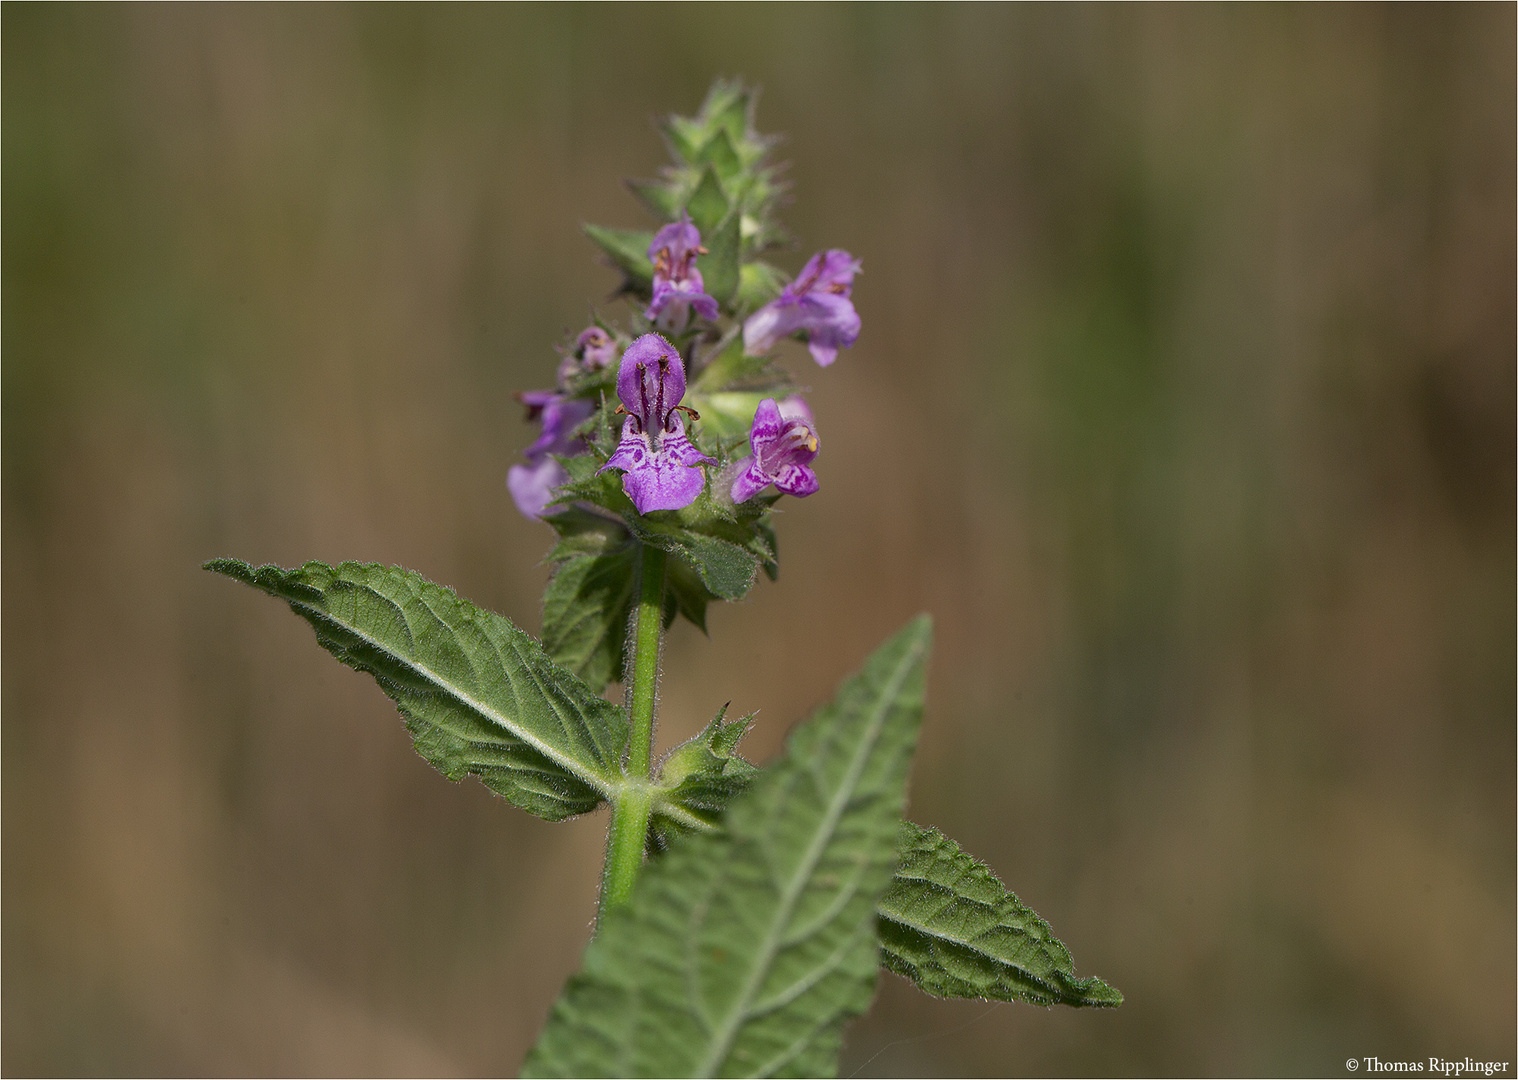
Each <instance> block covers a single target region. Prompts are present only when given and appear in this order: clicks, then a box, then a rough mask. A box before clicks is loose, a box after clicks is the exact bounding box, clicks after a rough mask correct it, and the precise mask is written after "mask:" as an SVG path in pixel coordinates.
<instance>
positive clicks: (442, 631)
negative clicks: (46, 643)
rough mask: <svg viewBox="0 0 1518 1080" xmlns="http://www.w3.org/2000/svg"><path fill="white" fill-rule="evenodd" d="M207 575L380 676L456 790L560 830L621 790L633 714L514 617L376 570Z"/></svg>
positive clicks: (242, 567)
mask: <svg viewBox="0 0 1518 1080" xmlns="http://www.w3.org/2000/svg"><path fill="white" fill-rule="evenodd" d="M205 568H206V569H207V570H211V571H214V572H216V573H218V574H225V575H226V576H227V577H230V578H233V579H235V580H237V581H241V582H243V583H244V584H246V585H251V586H253V587H254V588H255V589H260V590H262V591H263V592H266V593H268V594H269V595H270V596H275V597H278V598H279V599H281V600H284V601H286V602H287V603H288V604H289V605H290V610H292V611H294V612H295V613H296V614H297V615H299V616H300V617H301V618H303V619H305V620H306V621H307V622H309V623H310V624H311V626H312V628H313V629H315V631H316V638H317V641H319V642H320V643H321V645H322V647H323V648H325V649H326V650H327V651H328V652H330V653H332V655H333V656H335V657H337V658H338V659H339V660H341V661H342V662H343V663H345V664H347V665H348V666H349V667H353V668H357V669H358V670H359V671H363V672H367V673H368V674H370V675H373V676H374V677H375V679H376V680H377V681H378V682H379V685H380V689H382V690H384V692H385V693H386V694H387V695H389V696H390V698H391V700H393V701H394V702H395V703H396V705H397V707H398V708H399V709H400V712H401V715H402V716H403V717H404V718H405V720H406V727H407V728H408V729H409V730H410V731H411V734H412V736H413V737H414V739H415V742H416V748H417V751H418V752H419V753H421V755H422V756H423V757H424V758H426V759H427V760H428V761H429V762H431V763H432V765H433V766H435V767H436V768H437V769H438V771H440V772H441V773H442V774H443V775H444V776H446V777H448V779H450V780H461V779H463V777H464V776H465V775H468V774H470V773H473V774H474V775H477V776H479V777H480V779H481V780H482V781H483V782H484V783H485V784H486V785H487V786H488V787H490V788H491V789H492V790H494V791H497V792H499V793H500V794H502V795H504V796H505V797H506V798H507V799H508V800H510V801H511V802H512V803H514V804H515V805H517V806H519V807H521V808H522V809H523V810H526V811H528V812H529V813H533V814H536V815H537V816H539V817H542V818H547V819H548V820H549V821H559V820H562V819H563V818H567V817H572V816H574V815H576V814H583V813H585V812H586V811H589V810H592V809H594V808H595V807H596V805H597V804H598V803H599V802H601V800H602V799H603V798H604V797H606V796H608V795H610V794H611V793H613V792H615V791H617V790H618V789H619V788H620V787H621V785H622V783H623V779H622V773H621V768H620V765H619V762H620V758H621V755H622V750H623V747H624V746H625V745H626V742H627V730H628V721H627V716H626V714H625V713H624V712H623V711H622V710H621V709H619V708H617V707H616V706H615V705H612V704H611V703H610V702H607V701H603V700H601V698H599V697H597V696H596V695H595V694H594V693H592V692H591V689H590V688H589V687H588V686H586V685H585V683H584V682H582V681H581V680H580V679H578V678H577V677H575V676H574V675H573V674H571V673H570V672H568V671H566V670H564V669H563V668H561V667H559V666H558V665H557V664H555V663H553V661H551V660H550V659H549V658H548V657H547V656H546V655H545V654H544V652H543V650H542V648H541V647H540V646H539V645H538V643H537V642H536V641H534V640H533V639H532V638H530V637H529V636H527V635H526V634H525V633H523V632H522V631H521V630H518V629H517V628H516V627H515V626H513V625H512V624H511V622H510V621H509V620H508V619H506V618H504V617H503V616H500V615H497V614H495V613H494V612H490V611H485V610H483V609H481V608H477V607H475V606H474V605H473V604H471V603H469V602H468V601H467V600H462V599H460V598H459V597H458V596H457V595H455V594H454V592H453V591H452V590H450V589H446V588H444V587H442V586H441V585H435V584H433V583H432V582H430V581H427V580H426V579H424V578H423V577H422V576H421V575H419V574H416V573H413V572H412V571H410V570H403V569H401V568H399V567H386V566H380V565H379V564H377V563H353V562H346V563H342V564H341V565H339V566H336V567H332V566H328V565H326V564H325V563H319V562H309V563H306V564H305V565H304V566H302V567H300V568H299V569H295V570H285V569H281V568H280V567H278V566H273V565H268V566H260V567H257V568H254V567H253V566H251V565H249V564H248V563H245V562H241V561H240V560H237V559H213V560H212V561H210V562H208V563H206V564H205Z"/></svg>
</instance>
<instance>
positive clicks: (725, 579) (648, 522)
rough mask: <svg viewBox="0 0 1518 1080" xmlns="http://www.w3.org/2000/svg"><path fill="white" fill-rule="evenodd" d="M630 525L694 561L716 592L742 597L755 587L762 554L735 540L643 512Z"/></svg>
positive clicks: (642, 535) (726, 597) (703, 580)
mask: <svg viewBox="0 0 1518 1080" xmlns="http://www.w3.org/2000/svg"><path fill="white" fill-rule="evenodd" d="M629 524H631V525H632V528H633V531H634V532H635V533H636V534H637V535H638V538H639V539H640V540H642V541H643V542H644V543H646V544H652V545H654V546H655V547H657V548H659V549H661V550H663V551H668V552H670V553H672V554H676V555H679V556H680V557H681V558H683V559H685V560H686V561H687V562H688V563H690V565H691V567H692V568H693V569H694V570H695V571H696V573H697V574H698V575H699V576H700V578H701V584H702V585H704V586H705V587H706V588H707V589H708V590H710V592H711V593H712V595H714V596H718V597H721V598H722V599H723V600H741V599H742V598H743V597H744V596H746V595H748V591H749V589H750V588H752V587H753V584H754V576H755V575H756V573H757V572H758V570H759V562H760V560H759V557H758V556H756V555H755V554H754V553H753V552H751V551H749V550H747V549H746V548H744V547H742V546H741V545H740V544H738V543H734V542H733V541H732V540H727V539H723V538H722V537H719V536H712V535H711V534H710V533H707V532H697V531H696V530H694V529H690V528H685V527H682V526H681V524H680V523H679V522H678V521H661V520H655V519H654V518H653V516H652V515H648V514H645V515H642V516H641V517H640V518H637V519H635V520H634V521H633V522H630V523H629Z"/></svg>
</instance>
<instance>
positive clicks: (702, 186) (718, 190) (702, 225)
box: [644, 165, 728, 276]
mask: <svg viewBox="0 0 1518 1080" xmlns="http://www.w3.org/2000/svg"><path fill="white" fill-rule="evenodd" d="M727 211H728V205H727V195H725V194H724V193H723V191H722V181H720V180H718V179H717V173H716V170H714V169H713V168H712V167H711V166H710V165H708V166H707V167H706V168H705V169H703V170H702V172H701V182H700V183H699V184H697V185H696V190H695V191H693V192H691V196H690V201H689V202H687V203H686V204H685V212H686V213H687V214H689V215H690V219H691V223H692V224H693V225H695V226H696V228H698V229H700V230H701V240H702V243H706V242H707V238H708V236H709V235H710V234H711V233H713V232H715V231H716V229H717V226H718V225H720V224H721V223H722V219H723V218H725V217H727ZM650 242H652V240H650ZM707 246H710V244H708V245H707ZM644 250H645V251H646V250H647V246H646V245H645V247H644ZM701 272H702V274H703V276H704V275H705V273H706V269H705V267H704V266H703V267H702V271H701Z"/></svg>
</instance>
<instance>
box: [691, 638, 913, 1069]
mask: <svg viewBox="0 0 1518 1080" xmlns="http://www.w3.org/2000/svg"><path fill="white" fill-rule="evenodd" d="M921 651H922V644H921V641H920V640H919V641H918V642H916V643H914V645H913V647H912V648H910V649H908V650H907V652H906V653H905V655H903V657H902V660H901V663H900V664H899V665H898V666H897V668H896V670H895V671H894V672H893V673H892V675H891V679H890V681H889V682H888V683H887V687H886V689H884V690H882V692H881V693H879V694H878V695H877V702H876V706H875V710H874V715H873V716H872V717H871V718H870V722H869V725H868V728H867V730H868V731H869V735H868V737H866V738H864V739H861V740H860V743H859V748H858V749H857V750H856V751H855V753H854V759H853V760H852V761H851V762H849V768H848V771H847V772H846V773H845V774H844V776H845V780H844V782H843V783H841V784H839V785H838V788H837V790H836V791H835V792H834V795H833V798H832V800H831V802H830V803H829V805H828V809H827V812H826V813H825V814H824V815H823V817H822V820H821V822H820V823H819V827H818V829H817V831H816V833H815V835H814V836H813V839H812V843H811V844H810V845H809V846H808V848H807V851H806V854H805V855H804V856H803V857H802V859H801V862H800V863H798V864H797V869H796V872H795V873H793V874H792V875H791V880H790V881H789V882H788V883H787V884H786V887H785V889H784V890H783V891H782V893H781V898H780V904H779V906H778V907H777V909H776V912H775V917H774V918H773V919H772V920H771V921H770V926H769V930H768V931H767V932H766V934H765V938H764V941H763V943H762V944H761V945H760V948H759V951H758V953H757V954H756V955H755V962H754V964H753V966H752V967H751V968H750V969H749V977H748V979H747V981H746V982H745V983H744V986H743V989H742V991H741V992H740V993H739V995H738V997H737V999H736V1000H735V1003H734V1006H733V1007H732V1008H731V1009H730V1010H729V1012H728V1015H727V1018H726V1019H725V1020H724V1021H723V1022H722V1024H721V1025H720V1026H719V1028H718V1029H717V1031H716V1032H713V1038H712V1044H711V1048H710V1050H709V1051H708V1053H707V1056H706V1058H705V1059H704V1060H703V1061H702V1063H701V1065H700V1067H699V1068H697V1069H696V1070H695V1072H694V1074H693V1075H696V1076H712V1075H714V1074H715V1071H716V1066H717V1064H718V1063H719V1062H721V1061H722V1060H723V1058H725V1057H726V1056H727V1054H728V1052H729V1051H730V1050H731V1049H732V1043H733V1040H734V1039H735V1038H736V1037H737V1033H738V1027H739V1026H740V1025H741V1024H742V1023H743V1020H744V1019H745V1018H746V1017H747V1015H748V1013H749V1007H750V1005H751V1004H752V1002H753V998H754V995H755V994H757V993H758V991H759V984H760V982H761V981H762V980H763V978H764V975H765V973H766V972H767V971H768V970H769V966H770V964H771V963H772V962H773V961H774V958H775V953H776V952H777V951H778V950H779V948H780V938H781V931H782V929H783V927H784V926H785V923H786V922H787V921H788V919H789V917H790V913H791V909H792V908H793V907H794V906H795V903H796V900H797V898H798V897H799V896H800V894H801V890H802V889H803V888H804V887H805V885H806V883H807V882H808V881H810V880H811V876H812V871H813V870H814V869H816V865H817V861H818V860H819V859H820V858H821V857H822V851H823V849H824V848H825V847H826V846H827V842H828V840H829V839H830V838H831V836H832V834H833V832H834V830H835V829H836V828H837V825H838V819H839V818H840V817H841V816H842V815H843V809H844V806H845V805H846V804H847V803H848V800H849V798H850V797H851V796H852V794H853V791H854V788H855V786H856V785H857V784H858V782H859V776H860V774H861V773H862V772H863V771H864V765H865V762H866V761H867V760H868V758H869V755H870V752H871V751H872V750H873V749H874V746H875V743H876V742H877V741H878V740H879V738H880V732H881V729H882V727H883V725H884V724H885V717H886V713H887V712H889V711H890V707H891V704H892V703H893V702H894V701H895V699H896V694H897V692H898V691H899V690H900V688H901V684H902V683H903V682H904V681H905V680H906V677H907V674H908V673H909V672H910V671H911V668H912V665H913V664H914V663H915V662H916V660H917V658H918V656H919V654H920V653H921Z"/></svg>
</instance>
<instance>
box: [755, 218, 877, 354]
mask: <svg viewBox="0 0 1518 1080" xmlns="http://www.w3.org/2000/svg"><path fill="white" fill-rule="evenodd" d="M858 272H859V260H857V259H855V258H854V256H852V255H850V254H849V253H848V252H847V251H844V250H842V249H841V248H831V249H829V250H827V251H821V252H818V253H817V254H816V255H813V256H812V257H811V258H810V259H808V260H807V264H806V266H804V267H802V270H801V275H800V276H799V277H797V278H796V280H795V281H793V282H791V283H790V284H789V285H787V286H786V287H785V288H784V289H782V290H781V291H780V295H779V296H777V297H776V298H775V299H773V300H771V301H770V302H769V303H768V304H765V305H764V306H763V307H762V308H760V309H759V310H758V311H756V312H754V313H753V314H752V315H750V316H749V317H748V320H747V321H746V322H744V324H743V349H744V351H745V352H747V353H748V354H749V355H750V356H758V355H760V354H762V353H767V352H769V351H770V350H771V349H773V348H774V347H775V343H776V342H778V341H779V340H780V339H781V338H784V337H790V335H792V334H795V333H798V332H805V334H806V336H807V346H808V347H809V348H810V349H811V350H812V359H813V360H816V361H817V363H819V364H821V365H822V366H823V367H827V366H828V365H829V364H831V363H832V362H833V361H834V360H836V359H837V358H838V350H839V349H846V348H848V347H849V346H850V345H852V344H854V341H855V340H856V339H857V338H858V337H859V313H858V312H857V311H855V310H854V302H853V301H852V300H850V299H849V294H850V292H851V291H852V290H853V287H854V275H855V274H857V273H858Z"/></svg>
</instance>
